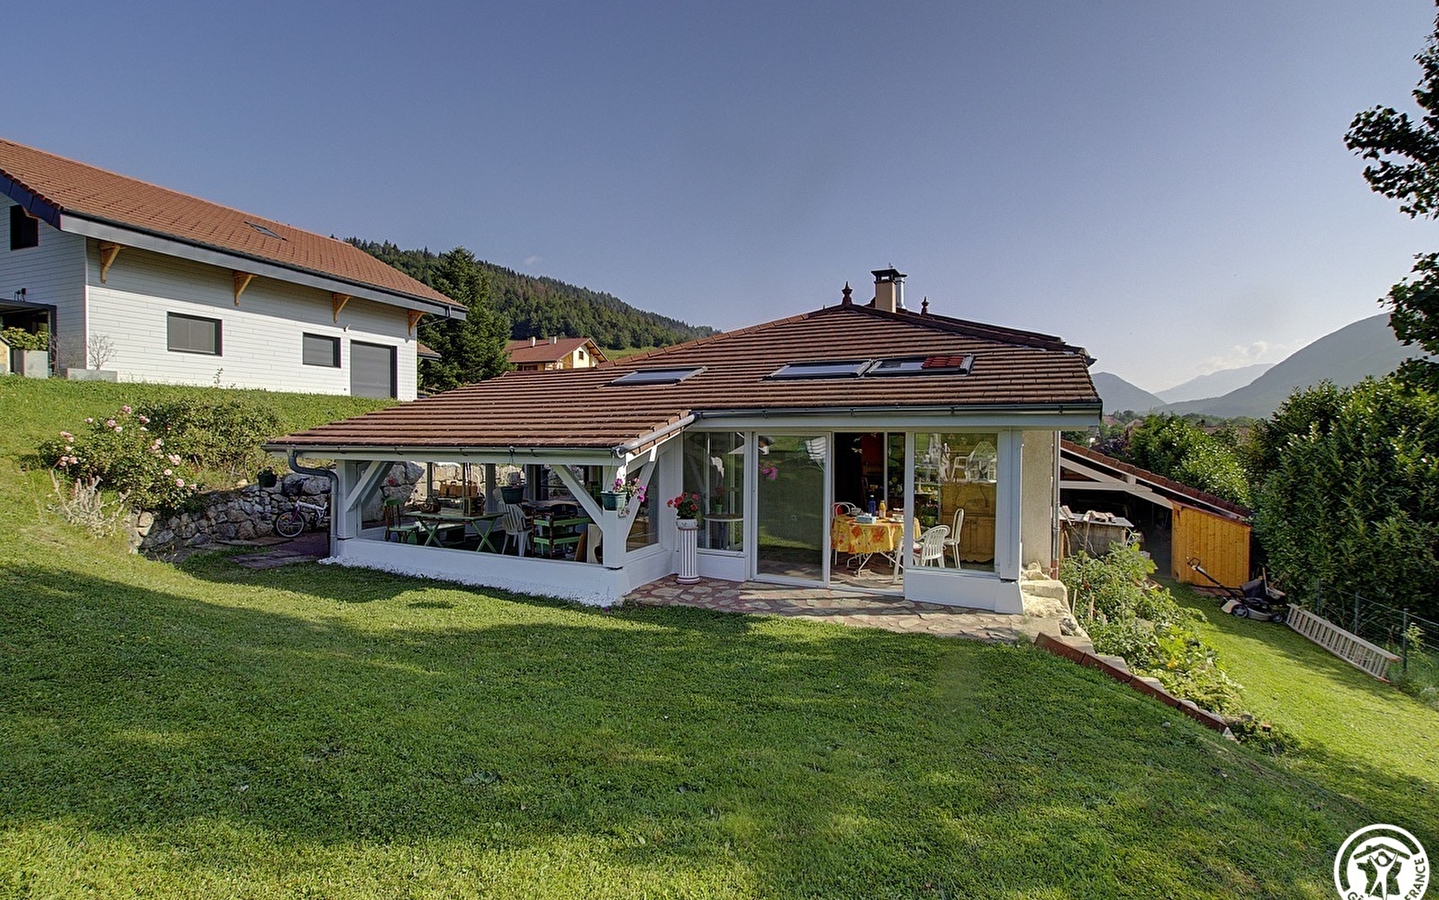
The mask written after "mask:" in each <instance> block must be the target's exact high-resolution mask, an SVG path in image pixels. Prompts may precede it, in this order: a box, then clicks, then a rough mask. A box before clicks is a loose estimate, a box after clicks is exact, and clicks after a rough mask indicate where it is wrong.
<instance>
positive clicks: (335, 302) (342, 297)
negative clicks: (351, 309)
mask: <svg viewBox="0 0 1439 900" xmlns="http://www.w3.org/2000/svg"><path fill="white" fill-rule="evenodd" d="M349 302H350V295H349V294H331V295H330V305H331V306H333V307H334V309H335V324H337V325H338V324H339V323H340V310H342V309H344V308H345V304H346V303H349Z"/></svg>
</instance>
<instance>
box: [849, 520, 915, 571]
mask: <svg viewBox="0 0 1439 900" xmlns="http://www.w3.org/2000/svg"><path fill="white" fill-rule="evenodd" d="M914 536H915V537H916V538H918V537H919V526H918V524H917V523H916V525H915V534H914ZM829 545H830V547H831V548H832V549H833V550H834V551H835V552H836V553H845V554H848V555H849V557H850V561H851V563H852V564H853V565H854V568H855V571H856V572H858V571H859V570H861V569H863V568H864V567H865V565H866V564H867V563H868V562H869V561H870V560H871V559H873V558H874V557H875V556H876V555H878V556H881V557H883V558H884V559H887V560H889V561H890V562H891V563H893V564H894V575H895V576H896V577H898V575H899V566H900V559H901V558H902V554H901V553H900V550H901V549H902V548H903V547H904V520H902V519H877V520H875V521H873V522H867V521H861V520H860V519H858V518H856V517H854V516H835V517H834V521H833V522H831V523H830V527H829Z"/></svg>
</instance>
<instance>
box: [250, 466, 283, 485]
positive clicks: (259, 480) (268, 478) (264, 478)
mask: <svg viewBox="0 0 1439 900" xmlns="http://www.w3.org/2000/svg"><path fill="white" fill-rule="evenodd" d="M278 480H279V479H278V478H276V476H275V473H274V472H271V471H270V470H269V469H266V470H265V471H263V472H261V473H260V474H258V475H256V476H255V483H256V484H258V485H259V486H260V487H262V488H272V487H274V486H275V482H276V481H278Z"/></svg>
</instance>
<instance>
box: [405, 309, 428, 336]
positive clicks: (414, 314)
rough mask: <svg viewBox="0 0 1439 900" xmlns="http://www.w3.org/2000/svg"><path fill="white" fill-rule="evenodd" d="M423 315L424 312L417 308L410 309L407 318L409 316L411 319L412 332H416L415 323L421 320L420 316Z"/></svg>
mask: <svg viewBox="0 0 1439 900" xmlns="http://www.w3.org/2000/svg"><path fill="white" fill-rule="evenodd" d="M423 315H424V313H422V312H420V311H419V310H417V309H412V310H410V311H409V313H408V315H407V318H409V320H410V334H414V333H415V325H416V324H417V323H418V322H419V321H420V317H421V316H423Z"/></svg>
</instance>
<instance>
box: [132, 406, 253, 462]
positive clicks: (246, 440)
mask: <svg viewBox="0 0 1439 900" xmlns="http://www.w3.org/2000/svg"><path fill="white" fill-rule="evenodd" d="M137 412H139V413H143V414H145V415H147V416H149V417H150V419H151V420H152V421H151V423H150V429H151V430H152V431H156V432H159V433H160V434H161V435H163V436H164V438H165V446H166V447H167V448H168V449H169V452H172V453H175V454H178V455H179V456H181V457H183V458H184V459H185V461H186V462H187V463H188V464H189V465H191V466H193V467H194V468H196V469H205V470H213V471H216V472H219V473H221V474H222V475H224V478H223V480H224V481H226V482H228V481H231V480H233V479H234V478H235V477H236V476H237V475H239V474H240V473H242V472H244V473H248V472H254V471H256V470H257V469H258V468H259V467H260V466H262V465H264V464H265V459H266V456H265V453H264V451H262V450H261V449H260V445H261V444H263V443H264V442H265V441H267V440H269V439H270V438H272V437H274V436H275V435H276V433H277V432H279V430H280V418H279V416H278V415H277V414H276V412H275V411H274V410H273V409H271V408H270V407H268V406H266V405H264V404H261V403H257V402H255V401H253V400H250V399H248V398H245V397H225V398H209V397H207V398H205V399H203V400H202V399H199V398H196V397H184V398H180V399H174V400H166V401H163V402H158V403H151V404H148V405H146V406H143V407H140V408H139V409H138V410H137Z"/></svg>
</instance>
